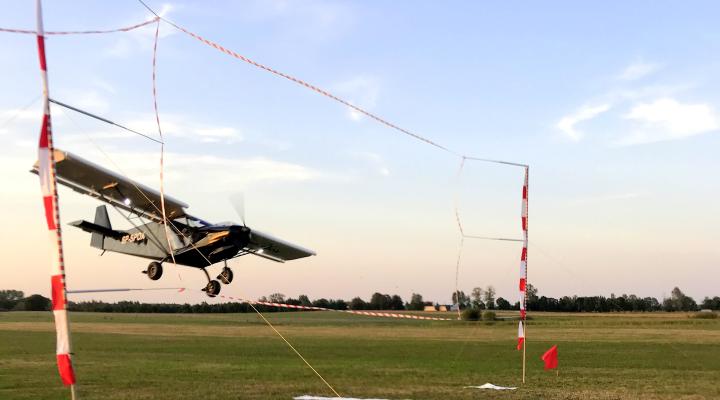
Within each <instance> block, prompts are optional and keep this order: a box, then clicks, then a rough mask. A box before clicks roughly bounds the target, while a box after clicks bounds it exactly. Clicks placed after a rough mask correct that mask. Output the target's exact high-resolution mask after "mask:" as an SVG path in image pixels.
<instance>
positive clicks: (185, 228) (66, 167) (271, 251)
mask: <svg viewBox="0 0 720 400" xmlns="http://www.w3.org/2000/svg"><path fill="white" fill-rule="evenodd" d="M54 156H55V166H56V171H57V181H58V183H60V184H62V185H64V186H67V187H69V188H71V189H72V190H74V191H76V192H79V193H82V194H85V195H89V196H91V197H94V198H96V199H98V200H100V201H102V202H105V203H107V205H109V206H110V207H112V208H114V209H115V210H116V211H118V212H119V213H120V214H121V215H122V216H123V217H124V218H125V219H126V220H127V221H128V222H129V223H130V224H131V225H132V226H133V228H132V229H127V230H117V229H113V227H112V225H111V223H110V218H109V216H108V210H107V206H106V205H100V206H98V207H97V208H96V209H95V219H94V221H93V222H89V221H85V220H80V221H74V222H71V223H70V225H71V226H74V227H76V228H79V229H82V230H83V231H85V232H89V233H90V234H91V235H90V246H92V247H94V248H97V249H100V250H102V254H105V252H106V251H110V252H116V253H122V254H128V255H131V256H136V257H142V258H147V259H150V260H152V261H151V262H150V264H149V265H148V267H147V269H146V270H144V271H142V272H143V273H144V274H146V275H147V276H148V278H150V279H151V280H153V281H156V280H158V279H160V278H161V277H162V275H163V263H164V262H172V260H173V259H174V261H175V263H176V264H179V265H183V266H188V267H193V268H199V269H201V270H202V271H203V272H204V273H205V276H206V277H207V280H208V283H207V285H206V286H205V287H204V288H203V289H202V290H203V291H205V293H206V294H207V295H208V296H210V297H215V296H217V295H218V294H219V293H220V282H222V283H223V284H225V285H228V284H230V282H232V281H233V271H232V270H231V269H230V268H229V267H228V266H227V262H228V260H231V259H234V258H237V257H241V256H244V255H248V254H252V255H256V256H259V257H262V258H265V259H268V260H272V261H275V262H281V263H282V262H285V261H290V260H296V259H299V258H304V257H309V256H314V255H316V253H315V252H314V251H312V250H309V249H306V248H304V247H301V246H298V245H295V244H292V243H289V242H286V241H284V240H282V239H278V238H276V237H273V236H271V235H269V234H267V233H263V232H260V231H258V230H256V229H254V228H250V227H248V226H246V225H245V223H244V222H243V224H242V225H238V224H235V223H232V222H225V223H219V224H211V223H209V222H207V221H204V220H202V219H200V218H197V217H194V216H192V215H190V214H188V213H187V212H185V209H186V208H188V205H187V204H185V203H183V202H182V201H180V200H177V199H175V198H173V197H171V196H167V195H165V196H164V198H165V215H166V218H167V221H168V229H167V232H166V230H165V225H164V223H163V215H162V212H161V211H160V210H161V204H160V193H159V192H158V191H156V190H154V189H151V188H149V187H147V186H145V185H143V184H141V183H138V182H135V181H133V180H131V179H129V178H126V177H124V176H122V175H119V174H117V173H115V172H113V171H110V170H108V169H105V168H103V167H101V166H99V165H97V164H94V163H92V162H90V161H88V160H85V159H83V158H81V157H79V156H77V155H75V154H72V153H70V152H67V151H62V150H59V149H55V150H54ZM30 172H33V173H35V174H37V173H38V164H37V163H35V165H34V166H33V169H32V170H31V171H30ZM123 211H124V212H125V213H123ZM241 217H242V216H241ZM166 233H167V235H166ZM169 242H170V243H169ZM171 253H172V254H171ZM102 254H100V255H102ZM219 262H222V263H224V267H223V269H222V270H221V272H220V274H219V275H218V276H217V278H216V279H218V280H219V281H220V282H218V280H215V279H211V278H210V274H209V273H208V271H207V268H208V267H210V266H212V265H213V264H216V263H219Z"/></svg>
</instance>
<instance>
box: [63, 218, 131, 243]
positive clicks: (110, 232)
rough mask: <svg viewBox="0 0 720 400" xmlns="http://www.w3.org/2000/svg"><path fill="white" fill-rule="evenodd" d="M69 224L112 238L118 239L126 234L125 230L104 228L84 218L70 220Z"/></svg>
mask: <svg viewBox="0 0 720 400" xmlns="http://www.w3.org/2000/svg"><path fill="white" fill-rule="evenodd" d="M69 225H71V226H74V227H76V228H80V229H82V230H84V231H85V232H90V233H99V234H101V235H103V236H107V237H111V238H113V239H120V238H122V237H123V236H125V235H127V233H126V232H120V231H116V230H114V229H110V228H106V227H104V226H101V225H98V224H94V223H92V222H89V221H84V220H80V221H74V222H71V223H70V224H69Z"/></svg>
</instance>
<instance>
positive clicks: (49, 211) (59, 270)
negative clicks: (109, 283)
mask: <svg viewBox="0 0 720 400" xmlns="http://www.w3.org/2000/svg"><path fill="white" fill-rule="evenodd" d="M37 26H38V30H37V46H38V57H39V60H40V74H41V76H42V85H43V119H42V127H41V129H40V140H39V143H38V161H39V162H38V164H39V165H38V175H39V177H40V188H41V190H42V196H43V206H44V208H45V220H46V222H47V227H48V232H49V238H50V245H51V248H52V252H51V254H52V259H53V260H52V264H51V273H50V285H51V291H52V310H53V314H54V317H55V331H56V334H57V339H56V340H57V341H56V351H55V352H56V355H57V365H58V371H59V372H60V378H61V379H62V382H63V383H64V384H65V385H72V384H74V383H75V372H74V371H73V367H72V361H71V360H70V351H71V349H70V327H69V323H68V318H67V310H66V308H65V307H66V305H67V297H66V293H65V291H66V288H65V262H64V259H63V246H62V232H61V231H60V212H59V209H58V194H57V181H56V176H55V156H54V151H53V138H52V121H51V118H50V102H49V95H48V75H47V62H46V59H45V36H44V34H43V21H42V7H41V5H40V0H37Z"/></svg>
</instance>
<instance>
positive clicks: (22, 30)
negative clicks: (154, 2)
mask: <svg viewBox="0 0 720 400" xmlns="http://www.w3.org/2000/svg"><path fill="white" fill-rule="evenodd" d="M158 19H159V18H158V17H155V18H153V19H151V20H149V21H145V22H141V23H139V24H135V25H131V26H126V27H123V28H116V29H106V30H94V31H48V32H44V35H94V34H101V33H115V32H128V31H131V30H133V29H137V28H142V27H143V26H145V25H150V24H152V23H153V22H155V21H157V20H158ZM0 32H7V33H23V34H29V35H36V34H38V31H31V30H28V29H11V28H0Z"/></svg>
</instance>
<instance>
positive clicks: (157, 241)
mask: <svg viewBox="0 0 720 400" xmlns="http://www.w3.org/2000/svg"><path fill="white" fill-rule="evenodd" d="M70 225H71V226H74V227H76V228H80V229H82V230H84V231H85V232H89V233H90V246H92V247H94V248H96V249H100V250H103V251H104V250H107V251H113V252H116V253H122V254H129V255H133V256H137V257H145V258H150V259H153V260H162V259H164V258H165V257H167V251H166V250H165V247H164V246H163V243H164V241H165V240H166V239H165V227H164V226H163V225H162V224H158V223H156V222H149V223H147V224H144V225H140V226H136V227H134V228H133V229H129V230H127V231H118V230H115V229H113V228H112V225H111V224H110V217H109V216H108V211H107V207H106V206H104V205H102V206H98V207H97V208H96V209H95V220H94V221H93V222H90V221H84V220H80V221H74V222H70ZM181 246H182V244H181V243H177V244H176V245H175V248H179V247H181Z"/></svg>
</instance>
